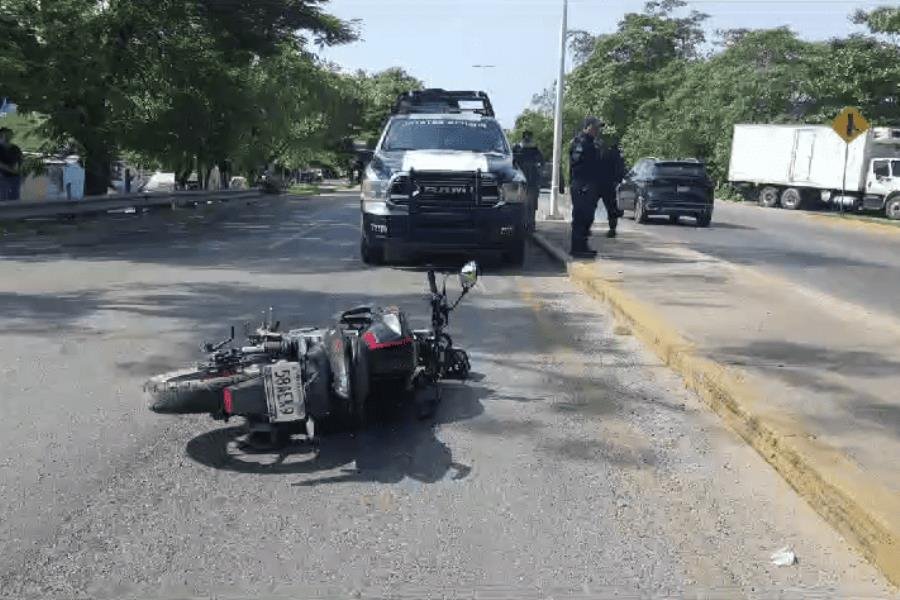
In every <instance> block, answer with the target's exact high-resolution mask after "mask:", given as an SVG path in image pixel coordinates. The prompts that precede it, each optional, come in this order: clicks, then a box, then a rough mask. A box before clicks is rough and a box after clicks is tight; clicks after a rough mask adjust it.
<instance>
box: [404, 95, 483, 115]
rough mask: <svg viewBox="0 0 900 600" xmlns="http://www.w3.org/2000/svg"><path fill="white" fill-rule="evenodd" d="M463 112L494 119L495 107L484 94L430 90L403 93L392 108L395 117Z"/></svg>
mask: <svg viewBox="0 0 900 600" xmlns="http://www.w3.org/2000/svg"><path fill="white" fill-rule="evenodd" d="M470 104H471V105H475V106H469V105H470ZM463 112H471V113H475V114H479V115H481V116H483V117H493V116H494V107H493V105H492V104H491V100H490V98H488V95H487V94H486V93H484V92H476V91H459V90H455V91H448V90H444V89H440V88H430V89H426V90H413V91H409V92H403V93H402V94H400V95H399V96H398V97H397V101H396V102H395V103H394V106H393V107H392V108H391V114H393V115H409V114H417V113H418V114H423V113H463Z"/></svg>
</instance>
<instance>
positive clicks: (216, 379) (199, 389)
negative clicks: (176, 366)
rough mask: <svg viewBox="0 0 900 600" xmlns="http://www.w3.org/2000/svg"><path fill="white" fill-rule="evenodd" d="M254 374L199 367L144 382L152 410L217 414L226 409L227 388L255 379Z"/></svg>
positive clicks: (179, 413) (169, 412)
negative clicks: (211, 370)
mask: <svg viewBox="0 0 900 600" xmlns="http://www.w3.org/2000/svg"><path fill="white" fill-rule="evenodd" d="M253 376H254V375H253V374H250V373H245V372H241V373H232V374H228V375H223V374H221V373H215V372H210V371H203V370H197V369H181V370H178V371H172V372H170V373H163V374H162V375H157V376H156V377H153V378H151V379H150V380H149V381H147V383H145V384H144V391H145V392H146V393H147V395H148V396H149V397H150V399H151V400H152V404H151V406H150V410H152V411H153V412H156V413H160V414H169V415H190V414H204V413H210V414H217V413H221V412H222V411H223V408H224V407H223V398H222V393H223V390H224V389H225V388H226V387H228V386H230V385H235V384H238V383H243V382H244V381H247V380H249V379H251V378H252V377H253Z"/></svg>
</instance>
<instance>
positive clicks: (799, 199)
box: [781, 188, 803, 210]
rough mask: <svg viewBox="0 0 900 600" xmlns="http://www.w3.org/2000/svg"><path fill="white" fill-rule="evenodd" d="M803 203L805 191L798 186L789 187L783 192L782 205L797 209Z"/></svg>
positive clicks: (789, 208)
mask: <svg viewBox="0 0 900 600" xmlns="http://www.w3.org/2000/svg"><path fill="white" fill-rule="evenodd" d="M802 205H803V192H801V191H800V190H798V189H797V188H787V189H786V190H784V191H783V192H781V206H782V207H783V208H786V209H788V210H797V209H798V208H800V207H801V206H802Z"/></svg>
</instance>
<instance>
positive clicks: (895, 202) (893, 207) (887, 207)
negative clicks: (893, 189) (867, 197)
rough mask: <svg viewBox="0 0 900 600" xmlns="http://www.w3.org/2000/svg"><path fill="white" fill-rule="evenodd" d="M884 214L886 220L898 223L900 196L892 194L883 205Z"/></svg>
mask: <svg viewBox="0 0 900 600" xmlns="http://www.w3.org/2000/svg"><path fill="white" fill-rule="evenodd" d="M884 214H886V215H887V217H888V219H893V220H895V221H900V194H894V195H893V196H891V197H890V198H888V199H887V202H885V203H884Z"/></svg>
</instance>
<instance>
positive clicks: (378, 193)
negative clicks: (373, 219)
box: [360, 168, 388, 214]
mask: <svg viewBox="0 0 900 600" xmlns="http://www.w3.org/2000/svg"><path fill="white" fill-rule="evenodd" d="M387 187H388V182H387V181H386V180H384V179H379V178H378V176H377V175H376V174H375V172H374V171H373V170H372V169H371V168H369V169H368V170H367V171H366V176H365V179H363V182H362V185H361V186H360V199H361V200H362V208H363V211H365V212H367V213H375V214H385V213H387V212H388V208H387Z"/></svg>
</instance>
